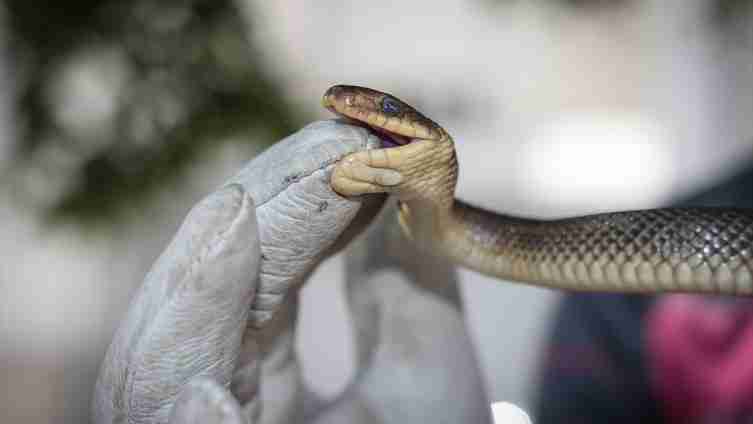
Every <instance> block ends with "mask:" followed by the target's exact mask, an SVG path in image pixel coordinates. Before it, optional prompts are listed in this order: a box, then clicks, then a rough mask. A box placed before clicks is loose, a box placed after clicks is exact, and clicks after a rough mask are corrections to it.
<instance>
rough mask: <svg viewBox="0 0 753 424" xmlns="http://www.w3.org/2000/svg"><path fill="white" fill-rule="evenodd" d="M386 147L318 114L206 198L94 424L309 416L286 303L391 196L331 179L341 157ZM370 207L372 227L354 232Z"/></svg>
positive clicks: (105, 373) (173, 253)
mask: <svg viewBox="0 0 753 424" xmlns="http://www.w3.org/2000/svg"><path fill="white" fill-rule="evenodd" d="M378 146H379V140H378V139H377V138H376V137H375V136H373V135H370V134H369V133H368V131H366V130H365V129H363V128H360V127H355V126H351V125H346V124H343V123H340V122H336V121H323V122H317V123H314V124H311V125H309V126H307V127H305V128H303V129H302V130H300V131H299V132H297V133H295V134H293V135H291V136H289V137H287V138H286V139H284V140H282V141H280V142H279V143H277V144H275V145H274V146H272V147H271V148H269V149H268V150H267V151H265V152H264V153H263V154H261V155H259V156H257V157H256V158H255V159H254V160H252V161H251V162H250V163H249V164H248V166H246V168H245V169H243V170H242V171H241V172H240V173H239V174H238V175H237V176H236V177H235V178H233V179H231V181H230V182H229V183H228V184H227V185H225V186H224V187H223V188H221V189H219V190H218V191H216V192H214V193H212V194H210V195H209V196H207V197H206V198H205V199H204V200H202V201H201V202H199V204H198V205H196V206H195V207H194V208H193V210H192V211H191V212H190V213H189V214H188V216H187V217H186V219H185V221H184V223H183V225H182V226H181V228H180V229H179V230H178V233H177V234H176V236H175V238H174V239H173V240H172V242H171V243H170V245H169V246H168V247H167V248H166V249H165V251H164V252H163V253H162V255H161V256H160V257H159V259H157V261H156V263H155V264H154V266H153V267H152V269H151V270H150V272H149V273H148V274H147V276H146V277H145V279H144V283H143V285H142V287H141V289H140V290H139V291H138V293H137V294H136V295H135V297H134V298H133V299H132V301H131V304H130V307H129V310H128V312H127V314H126V316H125V317H124V318H123V321H122V322H121V324H120V327H119V329H118V330H117V332H116V334H115V336H114V338H113V341H112V344H111V345H110V348H109V349H108V352H107V355H106V357H105V359H104V361H103V363H102V366H101V369H100V374H99V378H98V379H97V383H96V387H95V392H94V400H93V404H92V416H93V421H94V422H95V423H96V424H104V423H114V422H117V423H166V422H170V423H171V424H186V423H242V422H264V423H271V422H275V423H277V422H280V423H282V422H292V421H294V420H296V419H297V418H299V417H300V414H301V410H302V408H301V407H300V405H301V396H300V393H301V392H300V389H299V388H300V384H299V383H300V377H299V373H298V368H297V364H296V361H295V357H294V354H293V353H292V352H293V348H292V334H293V330H292V328H293V326H294V324H295V318H294V317H295V306H296V303H295V299H291V301H290V302H284V303H283V300H285V297H286V294H287V293H288V291H289V289H291V288H292V287H295V286H297V285H298V284H300V283H301V282H303V280H304V279H305V277H306V276H307V275H308V273H310V271H311V270H312V269H313V268H314V267H315V266H316V265H317V264H318V263H319V262H320V261H321V260H322V259H323V258H324V257H325V256H326V255H327V254H328V253H330V252H331V251H332V249H333V248H334V245H335V241H336V240H337V239H338V238H340V239H341V240H342V243H337V245H344V244H346V243H347V241H348V239H349V238H350V237H352V236H353V235H354V234H357V233H358V231H359V230H360V229H362V228H363V227H364V226H365V225H366V224H368V222H370V219H371V218H372V217H373V216H374V215H375V214H376V212H377V211H378V207H379V206H380V205H381V202H382V201H383V199H384V196H378V197H364V198H359V199H345V198H342V197H340V196H338V195H337V194H335V193H334V192H333V191H332V190H331V189H330V185H329V173H330V171H331V168H332V166H333V164H334V162H336V161H337V160H339V159H340V158H342V157H343V156H345V155H347V154H349V153H352V152H355V151H359V150H364V149H367V148H374V147H378ZM364 205H369V207H368V208H365V207H362V206H364ZM359 211H361V213H360V214H358V213H359ZM357 214H358V215H359V216H358V219H357V220H356V221H358V224H354V225H353V227H352V228H350V229H351V230H352V231H348V232H346V231H345V230H346V229H348V228H349V227H351V223H352V222H353V221H354V218H356V215H357ZM247 324H248V325H247ZM260 378H261V379H262V381H263V387H264V390H262V391H261V393H260V392H259V379H260ZM179 396H180V398H179ZM178 399H179V400H178ZM176 400H178V401H177V402H176ZM174 405H175V407H174ZM260 405H264V410H263V411H262V410H261V408H260Z"/></svg>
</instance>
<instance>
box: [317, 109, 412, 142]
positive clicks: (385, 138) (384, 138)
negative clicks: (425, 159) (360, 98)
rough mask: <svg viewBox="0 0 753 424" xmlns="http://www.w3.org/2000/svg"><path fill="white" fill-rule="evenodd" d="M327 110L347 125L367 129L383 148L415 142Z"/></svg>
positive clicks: (333, 110)
mask: <svg viewBox="0 0 753 424" xmlns="http://www.w3.org/2000/svg"><path fill="white" fill-rule="evenodd" d="M327 109H329V110H330V111H331V112H332V113H334V114H335V115H337V116H338V117H339V118H340V119H342V120H343V121H345V122H347V123H349V124H351V125H356V126H359V127H362V128H366V129H367V130H369V132H371V133H372V134H374V135H375V136H377V137H378V138H379V140H381V142H382V148H385V149H389V148H392V147H399V146H404V145H406V144H409V143H411V142H412V141H413V139H412V138H410V137H406V136H404V135H400V134H397V133H395V132H392V131H389V130H386V129H384V128H381V127H378V126H375V125H370V124H368V123H366V122H363V121H361V120H359V119H356V118H352V117H350V116H347V115H345V114H343V113H340V112H338V111H336V110H335V109H334V108H331V107H328V108H327Z"/></svg>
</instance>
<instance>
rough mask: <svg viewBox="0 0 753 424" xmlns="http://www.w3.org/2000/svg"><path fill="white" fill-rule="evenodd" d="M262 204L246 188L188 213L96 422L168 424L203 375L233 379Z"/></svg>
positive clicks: (148, 289)
mask: <svg viewBox="0 0 753 424" xmlns="http://www.w3.org/2000/svg"><path fill="white" fill-rule="evenodd" d="M258 266H259V244H258V234H257V226H256V219H255V215H254V202H253V200H252V199H251V198H250V197H249V196H248V194H247V193H246V191H245V190H244V189H243V188H242V187H241V186H239V185H231V186H228V187H226V188H225V189H223V190H220V191H218V192H216V193H213V194H211V195H209V196H208V197H207V198H206V199H204V200H203V201H202V202H200V203H199V204H198V205H197V206H196V207H194V209H193V210H192V211H191V212H190V213H189V214H188V216H187V217H186V219H185V221H184V223H183V225H182V226H181V228H180V229H179V230H178V233H177V234H176V236H175V238H174V239H173V241H172V242H171V243H170V245H169V246H168V247H167V249H166V250H165V251H164V253H163V254H162V255H161V256H160V258H159V259H158V260H157V262H156V263H155V265H154V266H153V268H152V269H151V271H150V272H149V274H148V275H147V276H146V278H145V280H144V284H143V286H142V287H141V289H140V291H139V292H138V293H137V294H136V296H135V298H134V299H133V301H132V303H131V306H130V308H129V311H128V313H127V315H126V317H125V319H124V320H123V322H122V324H121V326H120V328H119V329H118V331H117V333H116V335H115V337H114V340H113V342H112V344H111V345H110V349H109V350H108V353H107V355H106V357H105V360H104V362H103V365H102V368H101V370H100V375H99V379H98V381H97V385H96V388H95V399H94V406H93V408H94V411H93V414H94V416H95V422H97V423H100V422H111V420H112V419H115V418H117V417H122V416H124V415H125V416H127V417H128V418H129V421H128V422H130V423H142V422H150V423H151V422H162V423H164V422H166V421H167V416H168V414H169V412H170V408H171V406H172V404H173V401H174V400H175V399H176V397H177V395H178V393H179V391H180V390H181V388H182V387H183V386H184V385H185V384H186V383H187V382H188V381H189V380H190V379H192V378H194V377H195V376H197V375H206V376H211V377H213V378H214V379H216V380H217V381H219V382H221V383H222V384H226V383H228V382H229V381H230V378H231V374H232V371H233V368H234V366H235V362H236V359H237V357H238V354H239V351H240V345H241V340H242V335H243V332H244V329H245V327H246V319H247V316H248V309H249V305H250V304H251V301H252V300H253V294H254V291H255V288H256V283H257V275H258Z"/></svg>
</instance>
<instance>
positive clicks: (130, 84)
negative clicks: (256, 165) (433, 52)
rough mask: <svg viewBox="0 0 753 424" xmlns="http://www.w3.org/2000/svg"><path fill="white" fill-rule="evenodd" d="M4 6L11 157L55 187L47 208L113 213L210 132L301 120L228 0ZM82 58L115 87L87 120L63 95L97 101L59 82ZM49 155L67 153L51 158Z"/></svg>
mask: <svg viewBox="0 0 753 424" xmlns="http://www.w3.org/2000/svg"><path fill="white" fill-rule="evenodd" d="M5 9H6V10H5V12H6V15H7V16H6V22H7V27H8V30H6V34H5V35H6V37H8V38H9V40H10V43H9V44H10V49H9V50H10V53H11V63H12V66H13V67H14V69H15V70H16V72H14V81H13V83H14V85H15V86H16V87H18V88H17V92H16V95H17V110H18V112H19V116H20V118H21V121H20V123H19V124H20V125H19V128H18V131H19V132H18V142H17V145H16V146H15V156H16V159H15V165H14V167H15V168H16V169H15V170H16V171H18V172H20V173H23V169H30V168H33V167H41V168H43V169H44V170H45V172H43V173H42V174H43V175H44V178H47V179H48V180H47V181H42V182H41V184H45V183H48V184H54V183H55V184H58V185H59V186H60V187H63V189H61V190H60V191H61V193H57V194H56V195H55V197H54V201H51V202H50V204H49V205H48V206H47V207H48V209H49V212H50V213H51V214H52V215H53V216H58V217H72V218H101V217H103V216H107V215H110V214H113V213H117V212H118V210H119V209H121V207H122V206H123V205H125V204H127V203H129V204H132V203H133V202H134V201H138V200H139V199H143V197H144V195H145V194H147V193H149V192H150V191H151V190H153V189H154V188H156V187H158V186H159V185H160V184H164V183H167V182H169V181H170V179H171V178H174V177H175V176H176V175H179V173H180V171H181V170H182V169H184V168H185V166H186V165H187V164H189V163H191V161H192V160H195V159H197V158H198V157H200V153H201V152H202V151H206V149H208V148H211V147H212V146H213V145H214V144H216V143H219V142H223V141H224V140H229V139H231V136H232V139H233V140H238V139H242V140H243V139H245V140H251V139H252V137H251V136H250V135H251V134H256V135H259V134H262V135H264V137H261V138H263V139H265V140H267V142H269V141H272V140H276V139H278V138H279V137H282V136H284V135H286V134H288V133H290V132H292V131H294V130H295V129H296V128H297V127H299V126H300V125H301V124H302V123H303V119H302V117H301V116H299V114H297V113H296V112H295V111H293V110H292V109H291V107H290V106H289V105H288V104H286V102H285V100H284V98H283V95H282V92H281V90H280V89H279V86H278V85H277V84H278V82H277V81H275V80H274V79H273V78H272V77H271V76H270V75H273V72H272V70H269V69H266V68H265V65H264V63H262V61H261V60H260V57H261V55H260V54H259V52H258V51H257V50H256V49H255V47H254V44H253V42H252V41H253V40H249V39H248V34H249V31H248V29H249V28H248V23H247V22H245V21H244V20H243V19H242V18H241V10H239V9H238V8H237V7H236V3H235V2H232V1H228V0H184V1H176V0H169V1H164V0H161V1H156V0H136V1H127V2H126V1H116V0H72V1H65V2H46V1H28V0H26V1H6V2H5ZM79 62H82V63H83V65H80V66H78V65H77V63H79ZM77 66H78V67H77ZM86 66H89V67H90V68H91V69H92V70H93V71H92V72H95V75H97V76H98V77H100V78H105V82H107V81H108V80H107V78H112V79H113V82H112V84H104V85H103V86H104V88H105V89H108V88H112V89H113V90H117V92H115V93H109V94H108V96H109V98H111V103H112V104H107V106H108V107H109V109H107V110H109V111H110V112H111V113H108V114H105V116H104V117H100V118H101V119H100V120H99V121H96V122H93V123H91V122H88V121H87V119H91V117H88V116H78V115H76V114H75V113H74V112H71V111H70V110H71V109H70V108H69V107H68V106H67V105H71V104H72V105H74V106H75V107H74V108H73V109H72V110H74V111H75V110H78V107H82V109H83V110H86V107H87V106H91V107H94V108H95V109H94V110H95V112H97V111H99V109H96V107H97V106H98V105H96V104H94V105H86V104H83V105H81V104H77V102H86V101H87V100H86V99H87V97H86V96H83V97H82V98H81V99H78V98H77V93H76V92H73V93H71V92H70V90H71V88H70V87H68V88H66V87H65V86H64V85H65V84H66V81H68V80H73V81H74V82H75V81H76V78H77V77H76V75H78V74H77V73H76V72H78V73H82V72H84V73H85V72H86ZM71 69H73V70H74V71H70V70H71ZM71 74H72V75H73V76H72V77H70V75H71ZM66 75H69V77H66ZM66 78H67V79H66ZM80 84H83V86H84V87H85V86H86V83H85V82H83V83H80ZM61 85H63V86H62V87H61ZM69 85H70V84H69ZM76 87H77V85H75V83H74V84H73V89H75V88H76ZM95 88H96V87H95ZM66 90H67V91H66ZM61 93H62V94H61ZM113 102H114V103H113ZM66 108H68V109H69V110H67V111H66ZM71 114H72V115H73V116H70V115H71ZM92 115H97V114H96V113H94V114H92ZM76 121H80V122H76ZM87 125H88V126H87ZM90 127H92V128H90ZM51 151H52V152H54V153H52V154H50V153H49V152H51ZM49 156H53V160H52V162H53V163H55V162H56V161H57V162H60V160H59V159H60V158H65V161H64V164H63V165H61V166H59V167H56V166H51V165H49V164H48V163H47V162H45V161H48V160H49V159H50V158H49ZM18 172H17V173H18ZM63 179H64V180H63ZM23 180H24V179H23V178H19V179H18V181H19V182H18V190H16V191H19V192H21V193H22V194H23V191H24V184H23ZM61 181H65V184H61ZM37 184H40V182H37Z"/></svg>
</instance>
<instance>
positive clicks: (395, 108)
mask: <svg viewBox="0 0 753 424" xmlns="http://www.w3.org/2000/svg"><path fill="white" fill-rule="evenodd" d="M382 112H384V113H386V114H388V115H397V114H398V113H400V104H399V103H398V102H397V100H395V99H393V98H391V97H385V98H384V99H382Z"/></svg>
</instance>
